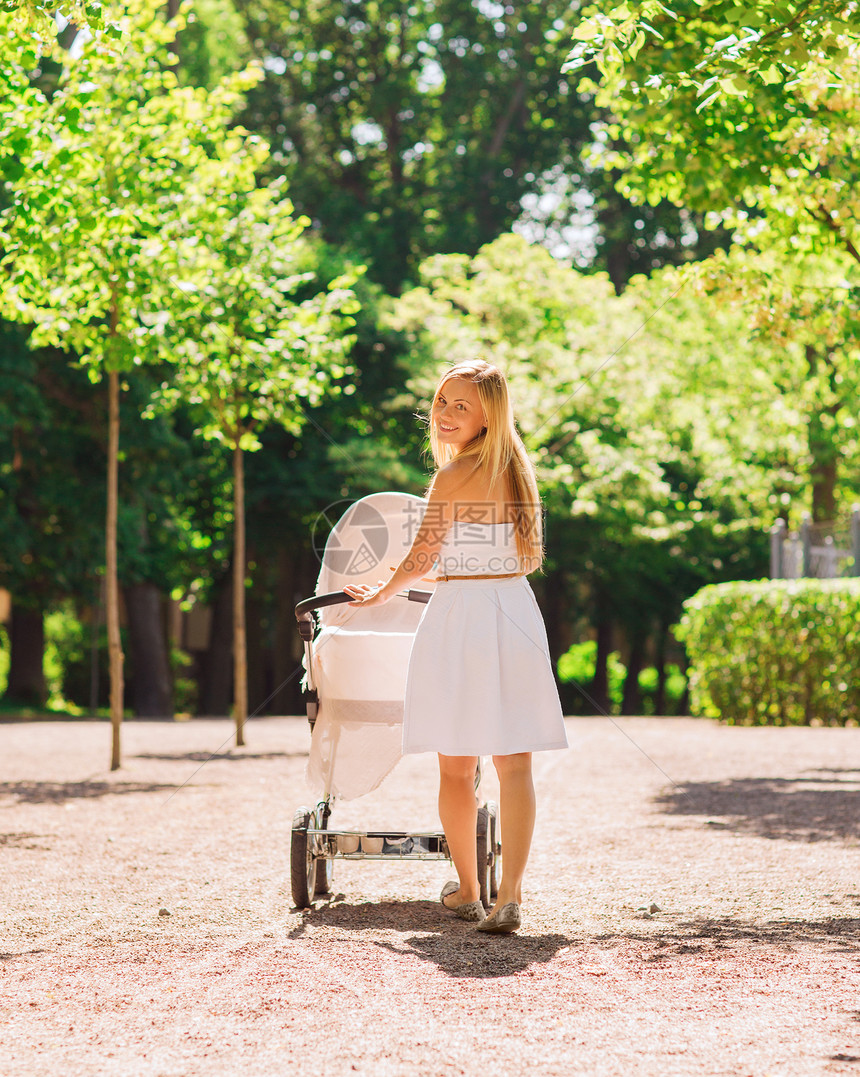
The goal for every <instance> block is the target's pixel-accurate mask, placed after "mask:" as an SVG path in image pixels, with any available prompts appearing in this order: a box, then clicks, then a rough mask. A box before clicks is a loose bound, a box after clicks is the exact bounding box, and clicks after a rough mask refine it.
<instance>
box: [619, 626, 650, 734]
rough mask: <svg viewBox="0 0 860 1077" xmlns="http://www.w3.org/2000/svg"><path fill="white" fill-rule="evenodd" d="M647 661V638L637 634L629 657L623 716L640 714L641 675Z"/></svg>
mask: <svg viewBox="0 0 860 1077" xmlns="http://www.w3.org/2000/svg"><path fill="white" fill-rule="evenodd" d="M644 661H645V637H644V636H643V635H640V634H637V635H635V636H634V637H633V639H632V640H631V643H630V654H629V655H628V656H627V673H626V674H625V677H624V695H623V698H622V700H621V713H622V714H640V713H641V712H642V698H641V696H640V694H639V674H640V673H641V672H642V665H643V663H644Z"/></svg>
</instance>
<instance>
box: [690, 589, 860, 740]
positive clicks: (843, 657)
mask: <svg viewBox="0 0 860 1077" xmlns="http://www.w3.org/2000/svg"><path fill="white" fill-rule="evenodd" d="M684 611H685V612H684V616H683V618H682V619H681V623H680V624H679V625H678V626H677V627H676V629H675V634H676V636H677V638H678V639H679V640H680V641H681V642H682V643H684V644H685V645H686V648H687V655H688V658H689V660H690V667H691V668H690V670H689V676H690V703H691V707H692V710H693V713H694V714H701V715H704V716H706V717H709V718H722V719H723V720H725V721H727V722H730V723H737V724H743V725H750V724H752V725H809V724H810V723H812V722H815V723H816V724H818V722H822V723H824V724H825V725H845V724H846V723H850V724H852V725H853V724H856V723H857V722H858V721H860V579H848V580H844V579H843V580H806V579H804V580H758V581H755V582H739V583H720V584H716V585H714V586H711V587H704V588H703V589H702V590H701V591H699V592H698V593H697V594H695V595H693V597H692V598H690V599H688V600H687V601H686V602H685V603H684Z"/></svg>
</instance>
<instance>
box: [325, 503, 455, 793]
mask: <svg viewBox="0 0 860 1077" xmlns="http://www.w3.org/2000/svg"><path fill="white" fill-rule="evenodd" d="M426 507H427V506H426V502H425V501H424V500H423V499H422V498H420V497H415V496H414V495H412V494H403V493H380V494H370V495H369V496H368V497H364V498H362V499H361V500H360V501H356V502H354V503H353V504H352V505H351V506H350V507H349V509H347V511H346V512H345V513H344V514H343V516H342V517H341V519H340V520H339V521H338V523H337V524H336V525H335V527H334V529H333V530H332V532H331V534H330V535H329V537H328V541H327V543H326V548H325V553H324V554H323V558H322V569H321V571H320V574H319V579H318V580H317V588H316V593H317V595H322V594H330V593H332V592H334V591H341V590H343V588H344V586H346V585H348V584H376V583H377V582H378V581H379V580H382V581H386V580H387V579H388V578H389V577H390V576H391V573H392V572H393V570H394V569H395V568H396V567H397V565H398V564H399V563H400V562H401V561H402V560H403V558H404V557H405V555H406V554H407V552H408V551H409V548H410V546H411V545H412V541H413V539H414V538H415V535H416V533H417V530H418V526H419V524H420V523H421V519H422V517H423V515H424V510H425V509H426ZM433 586H434V585H433V583H432V582H429V581H424V582H421V583H420V584H418V585H417V587H418V589H420V590H427V591H430V590H432V589H433ZM423 611H424V605H423V603H420V602H409V601H407V600H406V599H405V598H399V597H398V598H394V599H392V601H391V602H387V603H386V604H385V605H384V606H375V607H371V608H369V609H361V608H359V607H357V606H350V605H348V604H346V603H344V604H341V605H335V606H326V607H324V608H323V609H321V610H320V611H319V614H318V616H319V621H320V625H321V628H320V631H319V632H318V634H317V636H316V638H315V639H314V640H313V642H312V644H311V646H310V655H311V661H312V663H313V682H314V684H315V685H316V688H317V692H318V695H319V710H318V713H317V720H316V725H315V727H314V731H313V736H312V738H311V750H310V759H309V761H308V768H307V776H308V781H309V783H310V784H311V785H312V786H313V788H314V790H315V792H317V791H318V792H320V793H322V794H323V795H325V794H331V795H333V796H336V797H340V798H342V799H344V800H352V799H354V798H355V797H360V796H364V795H365V794H366V793H369V792H371V791H372V790H373V789H375V788H376V787H377V786H378V785H379V783H380V782H381V781H382V780H383V778H385V777H386V775H388V774H389V773H390V772H391V770H392V769H393V768H394V766H395V765H396V764H397V762H398V760H399V759H400V756H401V739H402V724H403V699H404V695H405V690H406V670H407V666H408V663H409V654H410V651H411V649H412V640H413V637H414V635H415V629H416V628H417V626H418V621H419V620H420V618H421V614H422V612H423Z"/></svg>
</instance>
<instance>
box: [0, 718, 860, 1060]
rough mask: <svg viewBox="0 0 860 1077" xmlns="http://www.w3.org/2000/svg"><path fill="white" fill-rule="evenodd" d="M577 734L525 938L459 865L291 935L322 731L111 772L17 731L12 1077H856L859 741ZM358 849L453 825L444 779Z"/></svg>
mask: <svg viewBox="0 0 860 1077" xmlns="http://www.w3.org/2000/svg"><path fill="white" fill-rule="evenodd" d="M568 725H569V730H568V731H569V735H570V739H571V743H572V745H573V748H572V749H571V750H570V751H569V752H566V753H551V754H550V753H545V754H543V755H539V756H536V757H535V762H536V778H537V788H538V797H539V805H540V809H539V819H538V830H537V834H536V838H535V847H534V853H533V858H532V862H531V871H530V876H529V878H528V886H527V891H528V894H527V898H526V903H525V906H524V913H525V916H526V920H525V923H524V927H523V930H522V932H521V933H520V934H519V935H517V936H514V937H511V938H500V937H493V936H483V935H479V934H477V933H476V932H475V931H474V930H473V929H472V928H471V927H470V926H468V925H466V924H463V923H461V922H460V921H458V920H455V919H454V918H452V917H451V916H449V915H448V914H446V913H445V912H443V911H442V909H441V906H439V904H438V903H437V900H436V895H437V894H438V892H439V890H440V888H441V885H442V883H443V882H445V880H446V879H447V878H449V877H450V873H451V872H450V868H449V867H447V865H445V864H440V863H429V864H414V863H413V864H380V863H378V862H372V863H371V862H368V863H357V864H352V863H350V864H343V863H341V864H337V865H336V871H335V892H334V896H333V899H332V900H331V901H327V902H318V904H317V906H316V907H315V908H314V909H313V910H310V911H299V910H296V909H294V908H292V901H291V898H290V893H289V881H288V874H289V865H288V858H289V834H290V825H291V820H292V815H293V811H294V809H295V808H296V807H297V806H298V805H299V804H302V803H307V802H308V794H307V791H306V788H305V785H304V779H303V772H304V765H305V758H306V752H307V745H308V740H309V737H308V728H307V723H306V722H305V721H304V720H298V719H290V718H283V719H266V720H259V721H256V722H253V723H252V724H251V725H250V727H249V729H248V746H247V747H246V748H243V749H232V750H231V748H230V743H231V741H230V727H229V725H228V723H227V722H222V721H204V720H197V721H194V722H188V723H158V722H129V723H128V724H127V725H126V727H125V729H124V734H123V736H124V759H125V765H124V768H123V769H122V770H121V771H118V772H116V773H114V774H110V773H109V772H107V771H106V770H104V769H102V768H103V767H104V766H105V764H106V762H107V759H108V752H109V728H108V726H107V725H106V724H103V723H87V722H70V723H59V722H57V723H54V722H45V723H41V722H40V723H21V724H18V723H11V722H6V723H2V724H0V894H2V896H3V906H2V921H1V922H2V938H0V1075H2V1077H13V1075H14V1077H18V1075H26V1077H39V1075H42V1074H45V1075H47V1074H50V1075H52V1077H53V1075H58V1074H61V1075H64V1077H65V1075H77V1074H82V1075H84V1074H85V1075H87V1077H100V1075H111V1077H113V1075H116V1077H120V1075H121V1077H136V1075H138V1074H140V1075H147V1077H149V1075H152V1077H179V1075H188V1077H209V1075H212V1077H215V1075H217V1077H228V1075H229V1077H233V1075H235V1074H237V1073H240V1072H244V1073H245V1074H247V1075H248V1077H268V1075H277V1077H280V1075H283V1074H292V1073H299V1072H301V1073H309V1074H320V1075H324V1077H339V1075H341V1074H349V1075H350V1077H351V1075H352V1074H367V1075H371V1074H373V1075H374V1077H376V1075H379V1077H388V1075H392V1077H393V1075H404V1074H409V1075H411V1074H420V1075H424V1074H426V1075H428V1077H435V1075H439V1074H467V1075H469V1077H471V1075H473V1074H484V1073H486V1074H489V1075H491V1077H497V1075H498V1077H505V1075H508V1074H511V1075H513V1074H517V1075H519V1074H521V1073H523V1072H524V1071H526V1070H529V1071H531V1073H533V1074H540V1075H544V1074H546V1075H554V1074H559V1075H568V1074H587V1075H588V1077H616V1075H617V1077H630V1075H654V1077H673V1075H680V1077H688V1075H698V1074H707V1075H711V1074H713V1075H718V1074H719V1075H723V1074H724V1075H727V1077H728V1075H730V1077H746V1075H749V1077H795V1075H796V1077H810V1075H815V1074H828V1075H830V1074H834V1075H835V1074H851V1075H854V1077H860V863H858V859H860V857H858V852H860V796H858V793H860V729H736V728H726V727H721V726H719V725H717V724H715V723H711V722H705V721H694V720H691V719H644V718H639V719H636V718H634V719H619V720H614V721H610V720H607V719H599V718H595V719H575V720H570V721H569V723H568ZM210 756H211V758H210ZM333 822H334V823H336V824H337V825H342V826H353V825H354V826H361V825H364V826H371V827H380V828H382V827H386V826H388V827H391V828H398V827H416V828H435V827H437V826H438V822H437V819H436V815H435V764H434V762H433V760H432V758H431V757H429V756H422V757H413V758H409V759H406V760H404V761H403V762H402V763H401V764H400V766H399V767H398V768H397V770H396V771H395V772H394V774H393V775H392V776H391V778H389V779H388V781H387V782H386V783H385V784H384V785H383V787H382V788H381V789H380V790H378V791H377V792H376V793H374V794H373V795H372V796H370V797H366V798H364V799H362V800H360V801H357V802H354V803H350V804H343V805H340V806H338V808H337V811H336V813H335V816H334V820H333ZM652 905H653V906H657V908H658V911H655V912H654V913H653V914H647V915H646V914H644V913H643V912H641V911H637V910H640V909H641V908H642V907H643V906H646V907H649V908H650V907H651V906H652ZM162 910H164V911H162Z"/></svg>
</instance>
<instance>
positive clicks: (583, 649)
mask: <svg viewBox="0 0 860 1077" xmlns="http://www.w3.org/2000/svg"><path fill="white" fill-rule="evenodd" d="M596 665H597V643H596V642H595V641H594V640H584V641H583V642H582V643H574V644H573V646H572V647H571V648H570V650H568V651H566V652H565V653H564V654H563V655H562V656H561V658H559V660H558V667H557V668H558V679H559V681H561V683H562V685H570V686H571V691H570V692H567V693H565V699H564V701H563V702H564V710H565V714H568V713H570V714H590V713H591V712H592V709H593V708H592V705H591V701H590V700H589V699H587V698H586V697H585V696H583V695H582V692H581V691H580V689H584V690H585V691H588V689H589V687H590V686H591V682H592V681H593V680H594V670H595V667H596ZM607 672H608V679H609V699H610V700H611V702H612V712H613V714H617V713H618V711H619V710H620V709H621V697H622V695H623V694H624V675H625V674H626V672H627V670H626V668H625V666H624V663H623V662H622V661H621V657H620V655H619V654H618V651H613V652H612V653H611V654H610V655H609V660H608V662H607Z"/></svg>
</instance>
